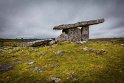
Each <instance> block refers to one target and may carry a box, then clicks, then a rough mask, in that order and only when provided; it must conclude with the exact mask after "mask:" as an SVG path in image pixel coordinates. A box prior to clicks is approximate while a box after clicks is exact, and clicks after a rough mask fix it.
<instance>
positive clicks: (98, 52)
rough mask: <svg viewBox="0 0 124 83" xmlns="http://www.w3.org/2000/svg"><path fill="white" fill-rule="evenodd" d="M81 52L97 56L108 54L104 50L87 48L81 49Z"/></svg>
mask: <svg viewBox="0 0 124 83" xmlns="http://www.w3.org/2000/svg"><path fill="white" fill-rule="evenodd" d="M81 50H84V51H87V52H92V53H95V54H97V55H103V54H107V53H108V52H107V51H105V50H104V49H101V50H96V49H91V48H87V47H85V48H81Z"/></svg>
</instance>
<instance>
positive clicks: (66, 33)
mask: <svg viewBox="0 0 124 83" xmlns="http://www.w3.org/2000/svg"><path fill="white" fill-rule="evenodd" d="M103 22H104V19H98V20H90V21H82V22H77V23H74V24H63V25H59V26H55V27H54V28H53V29H54V30H62V34H61V35H60V36H59V37H58V38H57V40H58V41H74V42H76V41H87V40H88V39H89V26H90V25H95V24H99V23H103Z"/></svg>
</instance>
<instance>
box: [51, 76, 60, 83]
mask: <svg viewBox="0 0 124 83" xmlns="http://www.w3.org/2000/svg"><path fill="white" fill-rule="evenodd" d="M51 79H52V81H53V82H54V83H58V82H59V81H61V79H60V78H58V77H51Z"/></svg>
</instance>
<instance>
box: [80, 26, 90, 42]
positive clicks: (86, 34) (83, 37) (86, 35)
mask: <svg viewBox="0 0 124 83" xmlns="http://www.w3.org/2000/svg"><path fill="white" fill-rule="evenodd" d="M88 39H89V26H85V27H82V29H81V40H82V41H88Z"/></svg>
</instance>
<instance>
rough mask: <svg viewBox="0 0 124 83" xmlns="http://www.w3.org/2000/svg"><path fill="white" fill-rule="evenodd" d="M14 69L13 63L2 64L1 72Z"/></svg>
mask: <svg viewBox="0 0 124 83" xmlns="http://www.w3.org/2000/svg"><path fill="white" fill-rule="evenodd" d="M12 69H14V67H13V66H11V65H8V64H0V72H6V71H9V70H12Z"/></svg>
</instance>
